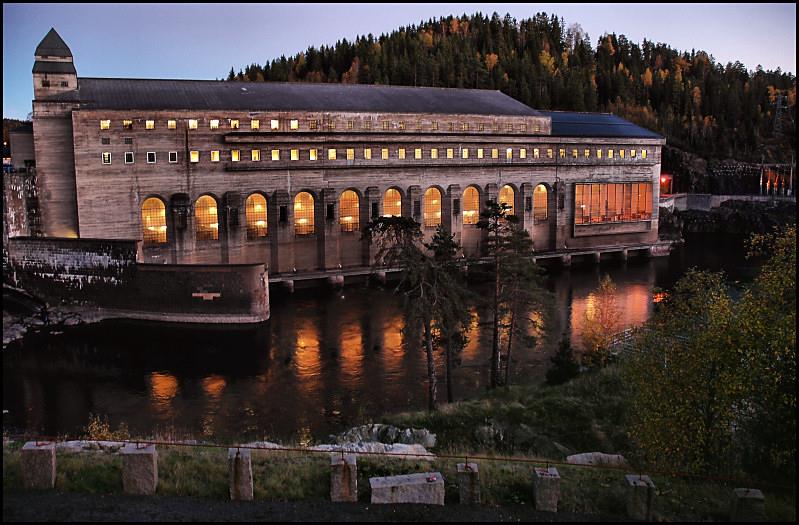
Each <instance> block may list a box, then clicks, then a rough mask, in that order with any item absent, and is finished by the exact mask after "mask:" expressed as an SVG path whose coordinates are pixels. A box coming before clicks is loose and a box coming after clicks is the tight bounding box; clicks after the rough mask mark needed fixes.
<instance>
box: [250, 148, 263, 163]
mask: <svg viewBox="0 0 799 525" xmlns="http://www.w3.org/2000/svg"><path fill="white" fill-rule="evenodd" d="M250 158H251V159H252V160H253V162H259V161H260V160H261V150H259V149H254V150H251V151H250Z"/></svg>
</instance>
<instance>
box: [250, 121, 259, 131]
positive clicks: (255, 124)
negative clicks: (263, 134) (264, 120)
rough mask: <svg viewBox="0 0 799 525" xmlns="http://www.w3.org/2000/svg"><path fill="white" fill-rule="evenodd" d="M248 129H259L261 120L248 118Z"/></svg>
mask: <svg viewBox="0 0 799 525" xmlns="http://www.w3.org/2000/svg"><path fill="white" fill-rule="evenodd" d="M250 129H251V130H253V131H256V130H260V129H261V121H260V120H250Z"/></svg>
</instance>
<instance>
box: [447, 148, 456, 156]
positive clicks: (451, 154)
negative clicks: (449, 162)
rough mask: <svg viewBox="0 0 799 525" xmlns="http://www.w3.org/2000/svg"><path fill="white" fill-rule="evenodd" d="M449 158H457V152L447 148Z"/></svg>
mask: <svg viewBox="0 0 799 525" xmlns="http://www.w3.org/2000/svg"><path fill="white" fill-rule="evenodd" d="M447 158H448V159H454V158H455V150H454V149H453V148H447Z"/></svg>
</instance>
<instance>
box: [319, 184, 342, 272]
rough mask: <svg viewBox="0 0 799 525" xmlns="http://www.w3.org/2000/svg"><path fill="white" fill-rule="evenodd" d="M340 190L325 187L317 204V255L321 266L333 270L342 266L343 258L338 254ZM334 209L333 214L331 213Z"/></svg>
mask: <svg viewBox="0 0 799 525" xmlns="http://www.w3.org/2000/svg"><path fill="white" fill-rule="evenodd" d="M338 195H339V192H338V191H336V190H335V189H334V188H323V189H322V191H321V193H320V197H319V201H320V202H319V205H318V206H317V213H316V217H317V223H316V224H317V225H318V226H317V227H316V228H317V231H318V232H319V234H318V236H319V237H318V242H317V256H318V258H319V268H321V269H323V270H333V269H336V268H341V259H340V258H339V256H338V241H339V236H340V234H341V226H340V225H339V222H338V221H339V212H340V210H339V209H338V208H339V207H338ZM331 211H332V214H331V213H330V212H331Z"/></svg>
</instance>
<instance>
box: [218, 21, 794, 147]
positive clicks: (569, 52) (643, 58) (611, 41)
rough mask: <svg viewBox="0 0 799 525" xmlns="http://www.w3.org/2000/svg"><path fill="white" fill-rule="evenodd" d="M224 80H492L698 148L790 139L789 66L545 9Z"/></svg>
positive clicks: (344, 46) (406, 35)
mask: <svg viewBox="0 0 799 525" xmlns="http://www.w3.org/2000/svg"><path fill="white" fill-rule="evenodd" d="M750 66H751V65H750ZM227 79H228V80H239V81H265V80H268V81H289V82H294V81H300V82H344V83H361V84H372V83H379V84H393V85H409V86H414V85H416V86H440V87H458V88H481V89H499V90H501V91H503V92H504V93H507V94H508V95H510V96H512V97H514V98H516V99H518V100H520V101H522V102H524V103H525V104H528V105H530V106H531V107H533V108H536V109H557V110H573V111H605V112H612V113H616V114H618V115H620V116H622V117H624V118H627V119H629V120H631V121H633V122H636V123H638V124H640V125H642V126H645V127H647V128H649V129H652V130H655V131H657V132H659V133H661V134H663V135H665V136H666V137H667V139H668V144H670V145H671V146H675V147H677V148H679V149H682V150H685V151H688V152H692V153H697V154H699V155H701V156H703V157H705V158H716V159H723V158H734V159H738V160H748V161H757V162H759V161H760V160H761V157H762V156H765V157H766V159H767V160H770V161H787V160H788V159H789V157H790V153H791V151H793V149H794V148H795V143H796V141H795V137H796V134H795V129H796V128H795V122H796V118H795V116H796V78H795V76H794V74H792V73H785V72H782V71H780V70H779V69H777V70H776V71H764V70H763V69H762V68H760V67H757V69H754V70H753V71H748V70H747V67H746V66H744V64H741V63H740V62H735V63H734V64H733V63H728V64H726V65H722V64H720V63H717V62H716V61H715V59H714V58H713V56H712V55H709V54H708V53H706V52H704V51H696V50H691V51H690V52H689V51H680V50H676V49H672V48H671V47H669V45H668V44H662V43H657V44H656V43H653V42H650V41H648V40H644V41H643V42H642V43H641V44H638V43H635V42H630V41H629V40H628V39H627V38H625V37H624V36H623V35H616V34H610V35H602V36H600V37H598V38H595V39H594V40H593V43H592V41H591V40H589V36H588V35H586V34H585V33H584V32H583V30H582V29H581V28H580V26H579V25H578V24H573V25H571V26H569V27H568V28H567V27H565V25H564V22H563V20H562V19H559V18H557V17H556V16H555V15H551V16H550V15H547V14H546V13H539V14H537V15H535V16H534V17H532V18H530V19H526V20H521V21H517V20H516V19H514V18H511V17H510V16H506V17H505V18H501V17H500V16H498V15H497V14H496V13H495V14H494V15H493V16H491V17H488V16H485V15H481V14H475V15H471V16H466V15H463V16H461V17H453V16H450V17H447V18H441V19H438V20H430V21H428V22H425V23H421V24H420V25H419V26H415V25H412V26H409V27H401V28H399V29H397V30H396V31H393V32H392V33H391V34H389V35H381V36H380V37H377V38H376V37H374V36H372V35H371V34H370V35H368V36H365V37H358V38H357V39H356V40H355V42H348V41H347V40H342V41H340V42H338V43H336V45H334V46H331V47H327V46H322V47H321V48H318V49H317V48H314V47H309V48H308V49H307V50H306V51H303V52H300V53H298V54H297V55H295V56H293V57H290V58H287V57H285V56H282V57H280V58H277V59H274V60H271V61H269V62H267V63H266V64H263V65H259V64H251V65H249V66H247V67H246V68H244V69H243V70H241V69H240V70H239V72H238V73H236V72H235V70H234V68H231V70H230V73H229V74H228V76H227ZM778 105H781V106H782V108H781V109H780V113H781V115H782V118H781V119H779V120H780V122H779V125H778V130H776V132H775V122H776V121H777V119H775V112H776V111H777V107H778ZM779 128H781V130H780V129H779Z"/></svg>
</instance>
